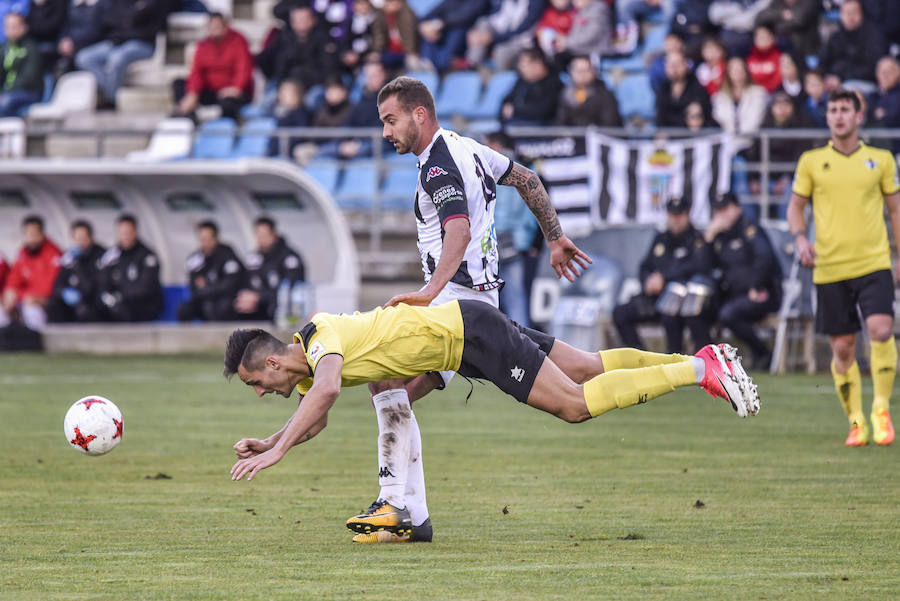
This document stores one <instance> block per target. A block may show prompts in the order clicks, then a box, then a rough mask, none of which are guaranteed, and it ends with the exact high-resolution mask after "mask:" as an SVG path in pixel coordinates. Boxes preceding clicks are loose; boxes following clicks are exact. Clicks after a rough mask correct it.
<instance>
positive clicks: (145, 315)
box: [97, 213, 163, 322]
mask: <svg viewBox="0 0 900 601" xmlns="http://www.w3.org/2000/svg"><path fill="white" fill-rule="evenodd" d="M97 267H98V268H99V269H100V285H99V286H98V292H99V298H100V303H99V312H100V319H101V320H104V321H120V322H131V321H151V320H153V319H156V318H157V317H159V314H160V312H161V311H162V306H163V295H162V286H160V283H159V259H158V258H157V257H156V253H154V252H153V251H152V250H150V249H149V248H147V247H146V246H145V245H144V243H143V242H141V241H140V240H139V239H138V229H137V219H135V217H134V216H133V215H130V214H127V213H126V214H123V215H120V216H119V218H118V219H117V220H116V244H115V246H112V247H111V248H109V249H108V250H107V251H106V252H105V253H103V256H102V257H100V262H99V263H98V264H97Z"/></svg>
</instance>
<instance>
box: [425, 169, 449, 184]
mask: <svg viewBox="0 0 900 601" xmlns="http://www.w3.org/2000/svg"><path fill="white" fill-rule="evenodd" d="M441 175H447V172H446V171H444V170H443V169H441V168H440V167H429V168H428V173H427V174H426V175H425V181H426V182H430V181H431V180H432V178H435V177H439V176H441Z"/></svg>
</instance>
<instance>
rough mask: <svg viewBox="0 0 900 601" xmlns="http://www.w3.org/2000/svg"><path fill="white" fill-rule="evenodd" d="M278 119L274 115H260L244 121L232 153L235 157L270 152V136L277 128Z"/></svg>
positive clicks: (254, 155)
mask: <svg viewBox="0 0 900 601" xmlns="http://www.w3.org/2000/svg"><path fill="white" fill-rule="evenodd" d="M276 123H277V122H276V121H275V119H274V118H272V117H258V118H256V119H251V120H249V121H247V122H246V123H244V127H243V128H242V129H241V137H240V138H238V141H237V144H235V146H234V150H233V151H232V153H231V157H232V158H235V159H240V158H246V157H264V156H266V155H267V154H268V152H269V137H271V135H272V132H273V131H274V130H275V126H276Z"/></svg>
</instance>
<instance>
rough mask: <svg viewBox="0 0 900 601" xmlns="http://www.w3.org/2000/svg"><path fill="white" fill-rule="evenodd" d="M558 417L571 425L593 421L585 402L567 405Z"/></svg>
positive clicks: (558, 413)
mask: <svg viewBox="0 0 900 601" xmlns="http://www.w3.org/2000/svg"><path fill="white" fill-rule="evenodd" d="M556 417H558V418H559V419H561V420H563V421H565V422H569V423H570V424H580V423H581V422H584V421H587V420H589V419H591V413H590V411H588V408H587V405H586V404H585V403H584V402H580V403H566V404H565V405H563V406H562V407H561V408H560V410H559V411H558V412H557V413H556Z"/></svg>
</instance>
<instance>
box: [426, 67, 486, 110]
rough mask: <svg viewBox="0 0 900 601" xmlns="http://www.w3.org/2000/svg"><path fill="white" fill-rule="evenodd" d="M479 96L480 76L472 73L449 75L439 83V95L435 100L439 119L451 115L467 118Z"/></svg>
mask: <svg viewBox="0 0 900 601" xmlns="http://www.w3.org/2000/svg"><path fill="white" fill-rule="evenodd" d="M480 96H481V76H479V75H478V73H475V72H474V71H458V72H456V73H450V74H449V75H447V76H446V77H445V78H444V81H443V82H441V93H440V95H439V96H438V97H437V98H436V99H435V105H436V106H437V114H438V117H440V118H442V119H443V118H445V117H450V116H452V115H461V116H463V117H468V116H470V115H471V114H472V113H473V110H474V109H475V108H476V105H477V104H478V99H479V97H480Z"/></svg>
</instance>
